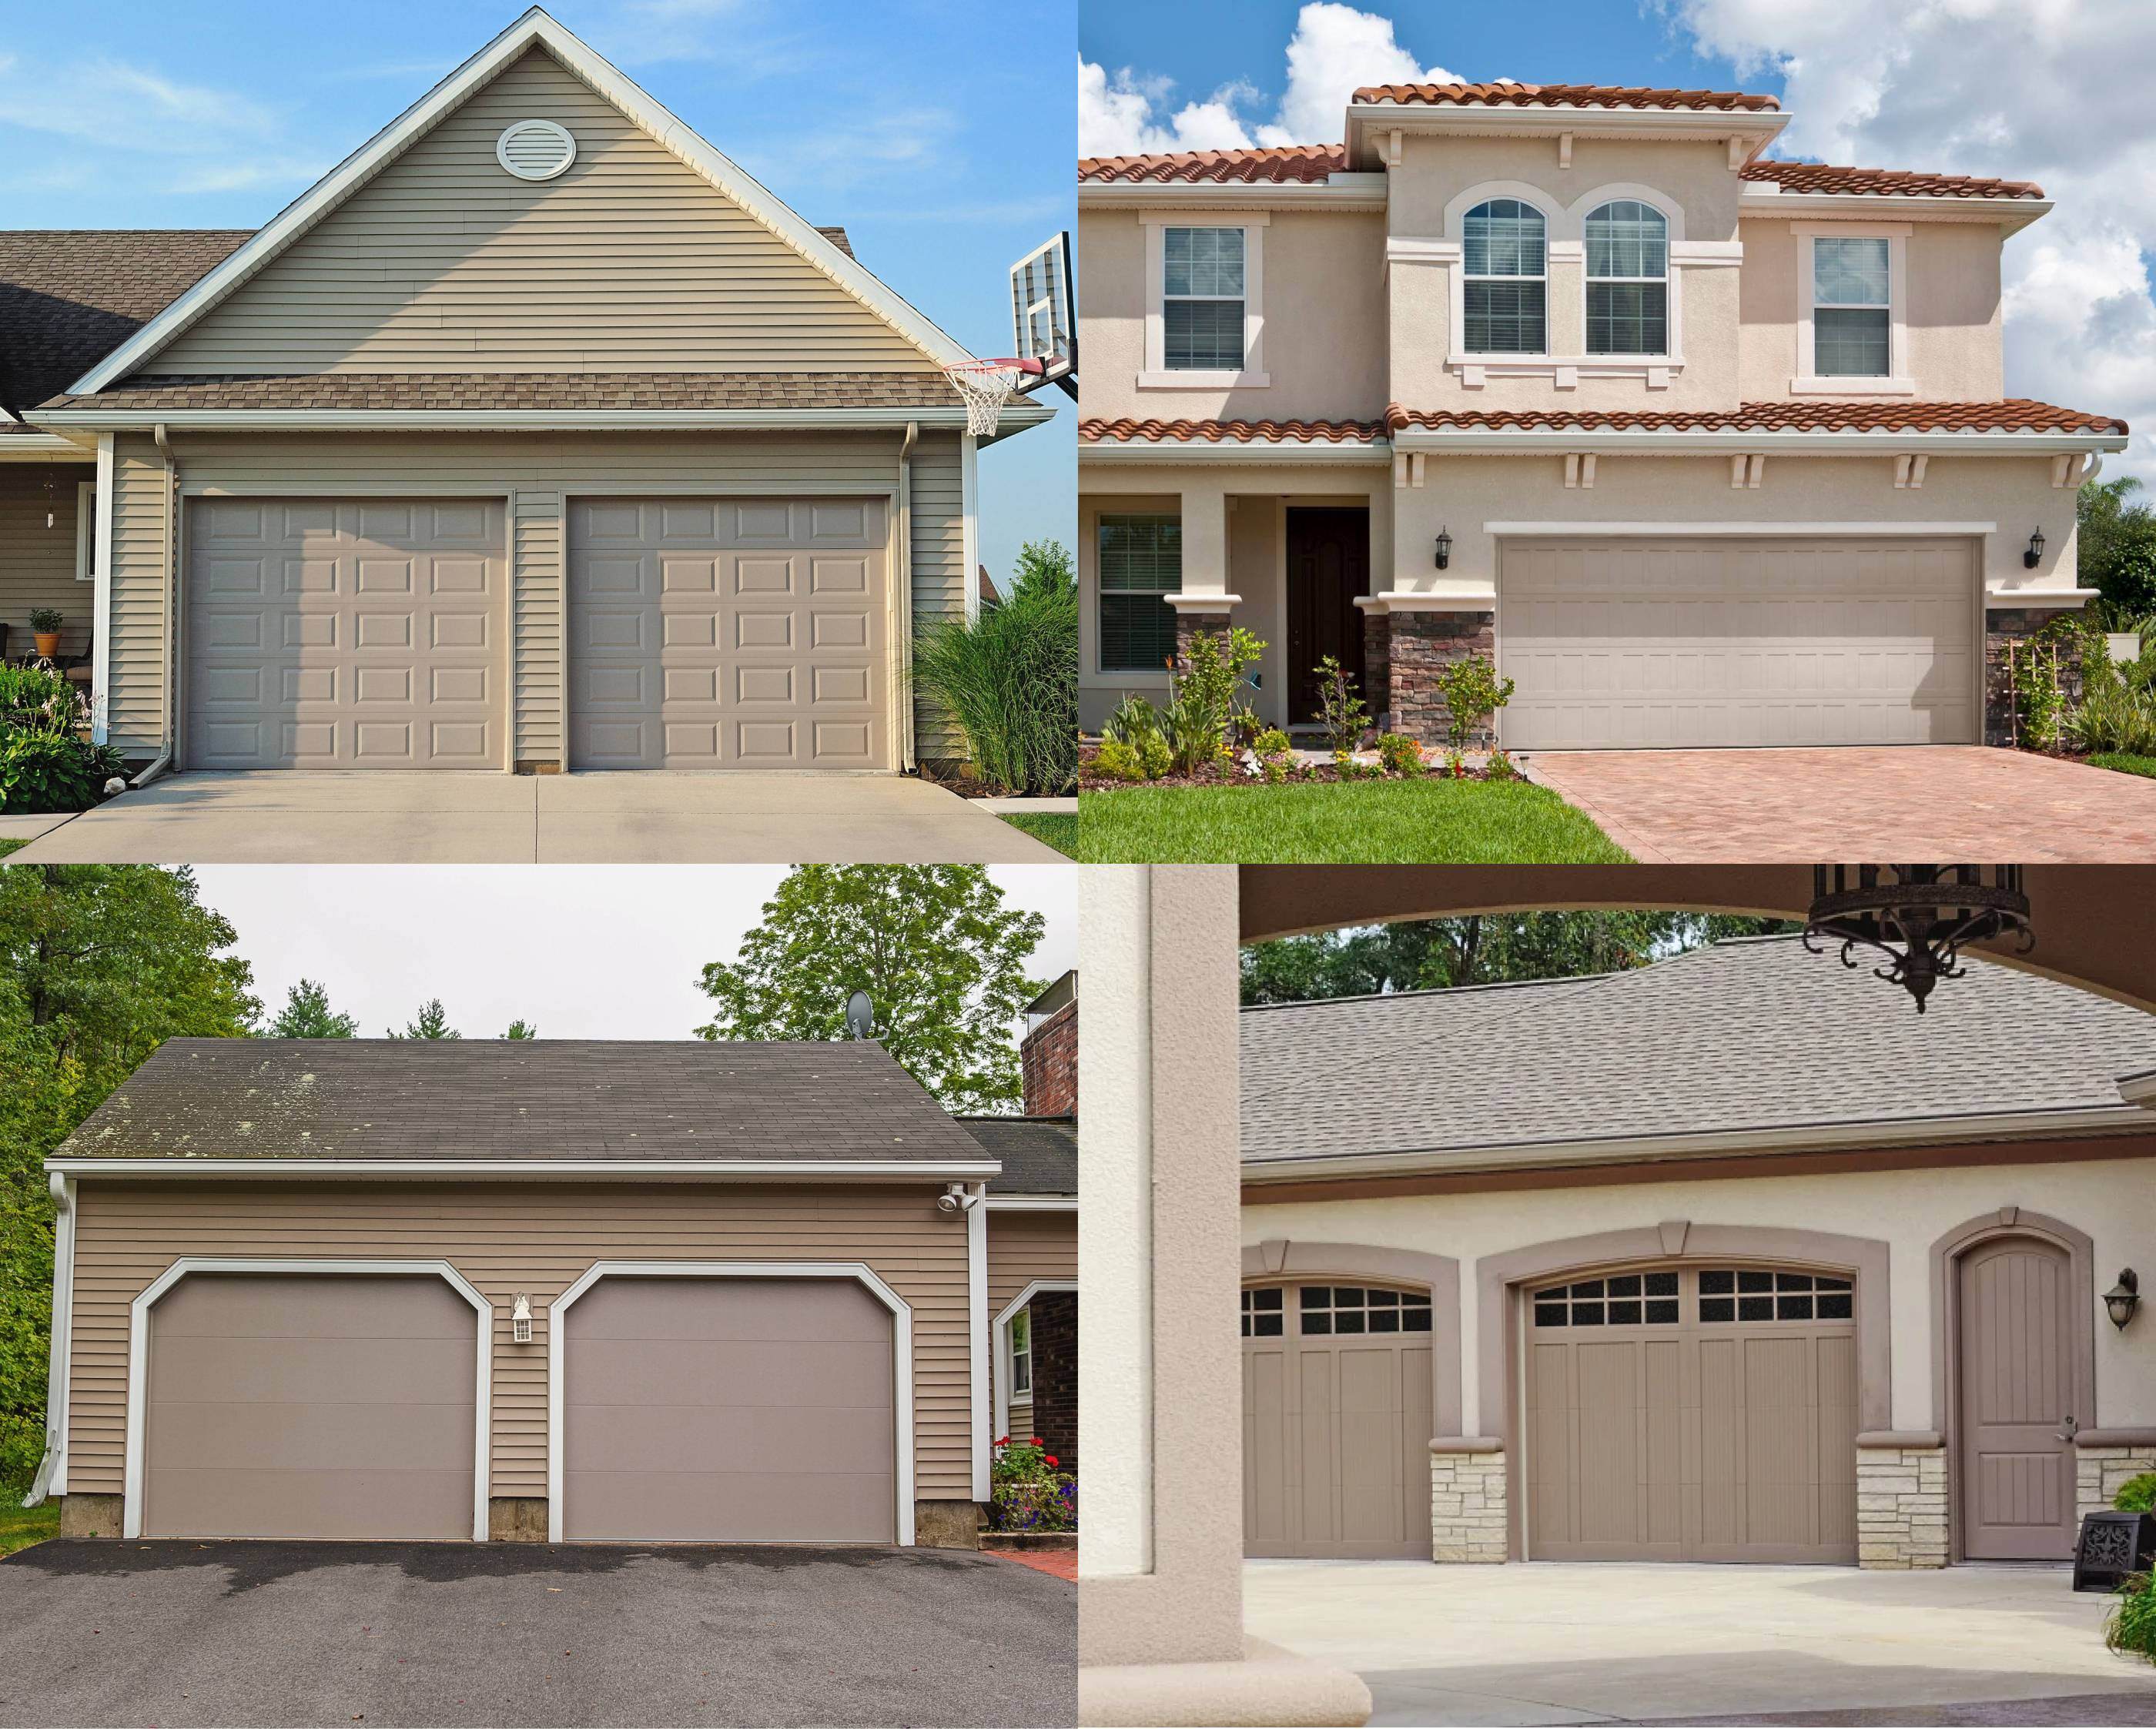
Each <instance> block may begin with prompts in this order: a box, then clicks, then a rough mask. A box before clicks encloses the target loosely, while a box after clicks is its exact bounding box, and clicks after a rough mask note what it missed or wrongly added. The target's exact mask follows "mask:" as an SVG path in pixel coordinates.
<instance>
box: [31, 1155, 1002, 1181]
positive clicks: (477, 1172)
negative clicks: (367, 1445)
mask: <svg viewBox="0 0 2156 1729" xmlns="http://www.w3.org/2000/svg"><path fill="white" fill-rule="evenodd" d="M45 1169H46V1170H48V1171H54V1172H60V1173H62V1174H63V1175H65V1176H69V1177H141V1178H143V1179H145V1180H154V1181H157V1182H165V1181H168V1180H169V1179H171V1178H172V1177H238V1178H240V1179H242V1180H245V1181H251V1182H272V1181H290V1180H293V1179H297V1180H300V1181H302V1182H305V1181H310V1180H314V1179H317V1178H334V1179H335V1180H336V1181H338V1182H341V1183H343V1182H349V1181H350V1180H351V1179H352V1178H353V1177H379V1178H382V1179H384V1180H387V1181H389V1182H402V1183H408V1182H411V1181H413V1179H415V1178H421V1179H431V1178H443V1177H446V1178H450V1179H453V1180H455V1181H458V1182H464V1181H467V1180H469V1179H470V1178H472V1177H503V1178H514V1179H515V1180H516V1181H519V1182H527V1181H529V1180H530V1179H531V1178H532V1177H558V1178H562V1179H563V1180H574V1181H577V1182H588V1181H589V1180H590V1179H591V1178H593V1177H621V1178H624V1179H629V1178H633V1179H634V1180H635V1181H637V1182H639V1183H646V1182H649V1181H651V1180H653V1179H654V1178H658V1179H660V1180H669V1181H677V1182H683V1183H713V1182H728V1181H734V1182H742V1183H768V1182H771V1181H772V1180H773V1179H774V1178H778V1179H783V1181H786V1182H788V1183H861V1182H895V1183H905V1182H911V1181H915V1180H920V1181H922V1182H937V1183H947V1182H958V1181H968V1180H970V1181H974V1182H978V1181H981V1180H983V1179H984V1178H988V1177H993V1176H995V1175H996V1174H997V1173H998V1172H1000V1171H1001V1170H1002V1169H1003V1167H1002V1165H1000V1164H999V1163H998V1162H996V1161H995V1160H993V1159H979V1160H974V1159H965V1160H954V1161H947V1162H937V1163H933V1164H931V1163H928V1162H926V1161H922V1162H916V1163H912V1164H908V1163H906V1162H903V1161H900V1160H877V1159H844V1160H839V1159H807V1160H802V1159H790V1160H789V1159H757V1160H754V1161H751V1160H745V1159H744V1160H734V1161H725V1160H711V1159H698V1160H689V1159H296V1158H256V1159H220V1158H204V1159H190V1158H169V1159H168V1158H110V1159H100V1158H50V1159H47V1160H46V1161H45Z"/></svg>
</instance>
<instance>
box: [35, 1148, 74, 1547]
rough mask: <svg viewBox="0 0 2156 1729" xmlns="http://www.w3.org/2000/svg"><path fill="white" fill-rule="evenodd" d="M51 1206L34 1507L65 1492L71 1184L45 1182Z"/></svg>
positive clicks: (70, 1320)
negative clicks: (48, 1307)
mask: <svg viewBox="0 0 2156 1729" xmlns="http://www.w3.org/2000/svg"><path fill="white" fill-rule="evenodd" d="M46 1182H47V1186H48V1188H49V1189H50V1190H51V1192H52V1197H53V1207H54V1217H53V1316H52V1342H51V1351H50V1354H49V1357H48V1358H47V1360H46V1368H45V1456H44V1459H43V1460H39V1461H38V1474H37V1475H36V1476H35V1477H33V1479H31V1481H30V1492H29V1493H28V1495H26V1496H23V1506H26V1507H34V1506H38V1504H39V1503H41V1502H42V1501H44V1499H45V1497H46V1496H49V1495H65V1494H66V1493H67V1435H68V1426H67V1417H68V1376H69V1364H70V1363H71V1362H72V1361H73V1358H74V1181H73V1179H72V1178H69V1177H59V1176H54V1177H49V1178H47V1179H46Z"/></svg>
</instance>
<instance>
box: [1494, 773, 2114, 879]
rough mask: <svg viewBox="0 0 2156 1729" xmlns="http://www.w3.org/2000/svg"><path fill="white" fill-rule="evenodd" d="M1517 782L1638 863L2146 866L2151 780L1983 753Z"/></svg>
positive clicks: (1548, 776) (1543, 776)
mask: <svg viewBox="0 0 2156 1729" xmlns="http://www.w3.org/2000/svg"><path fill="white" fill-rule="evenodd" d="M1525 767H1526V768H1527V774H1528V777H1529V778H1530V779H1532V780H1537V781H1540V782H1543V784H1544V785H1545V786H1548V787H1550V788H1554V789H1555V790H1556V792H1557V793H1558V795H1559V796H1560V797H1561V798H1563V799H1564V800H1565V802H1566V803H1568V804H1573V805H1575V806H1577V807H1578V808H1579V809H1581V810H1584V811H1585V812H1586V813H1587V814H1588V815H1589V816H1590V817H1592V818H1594V820H1595V821H1596V823H1599V824H1600V825H1601V828H1602V830H1603V832H1604V834H1607V835H1608V836H1609V838H1610V839H1612V840H1614V841H1615V842H1616V843H1617V844H1618V845H1620V846H1621V847H1623V848H1624V849H1625V850H1626V851H1627V852H1629V853H1630V854H1632V856H1633V857H1634V858H1635V859H1640V860H1641V861H1642V862H1643V863H1650V864H1766V863H1774V862H1777V861H1781V862H1792V861H1794V862H1800V863H1811V862H1815V861H1816V860H1818V859H1855V858H1865V859H1884V858H1896V859H1905V858H1906V859H1915V858H1925V859H1931V858H1942V859H1944V858H1953V859H1979V858H1980V859H2018V860H2019V861H2020V862H2021V863H2023V864H2140V863H2143V862H2145V861H2146V860H2148V859H2156V780H2147V779H2143V777H2140V776H2138V775H2131V774H2117V773H2114V772H2112V771H2111V770H2109V769H2103V768H2091V767H2087V766H2086V765H2085V764H2082V763H2079V762H2061V761H2059V760H2058V759H2056V757H2036V756H2031V755H2030V754H2029V753H2028V752H2023V751H2005V750H1998V749H1994V748H1992V747H1990V746H1984V745H1906V746H1894V747H1890V748H1876V749H1875V748H1871V747H1868V746H1853V747H1848V748H1841V749H1836V750H1782V751H1537V752H1533V753H1532V755H1531V756H1529V757H1527V758H1526V759H1525Z"/></svg>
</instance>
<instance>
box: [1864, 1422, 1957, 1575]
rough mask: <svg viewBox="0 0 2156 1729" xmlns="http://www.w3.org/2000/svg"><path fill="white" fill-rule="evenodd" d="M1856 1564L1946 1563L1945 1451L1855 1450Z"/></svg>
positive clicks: (1894, 1566)
mask: <svg viewBox="0 0 2156 1729" xmlns="http://www.w3.org/2000/svg"><path fill="white" fill-rule="evenodd" d="M1856 1564H1857V1565H1858V1566H1859V1567H1881V1568H1885V1569H1888V1570H1894V1569H1902V1570H1907V1569H1910V1568H1914V1567H1944V1566H1945V1565H1946V1564H1947V1455H1946V1452H1945V1449H1943V1448H1939V1447H1859V1448H1858V1449H1856Z"/></svg>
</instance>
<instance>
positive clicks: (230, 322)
mask: <svg viewBox="0 0 2156 1729" xmlns="http://www.w3.org/2000/svg"><path fill="white" fill-rule="evenodd" d="M535 119H536V120H551V121H555V122H557V124H559V125H561V126H565V127H567V129H568V131H569V132H570V133H571V134H572V136H574V138H575V139H576V142H577V159H576V161H575V162H574V163H573V165H572V167H570V168H569V169H568V171H567V172H566V173H564V174H562V176H561V177H559V178H557V179H554V180H549V181H538V182H532V181H524V180H519V179H517V178H516V177H515V176H513V175H511V174H510V173H508V172H506V170H504V169H503V168H502V167H501V165H500V163H499V162H497V161H496V160H495V153H494V152H495V140H496V139H497V138H498V137H499V136H500V134H501V132H502V131H503V129H504V128H505V127H506V126H510V125H511V124H512V123H514V122H516V121H524V120H535ZM921 361H922V355H921V351H920V350H919V349H917V348H916V347H915V346H914V345H913V344H912V343H911V342H910V341H907V340H906V338H904V337H903V336H900V335H899V334H898V333H897V332H896V331H894V330H892V329H891V326H889V325H887V324H885V322H884V321H883V320H882V319H880V317H878V316H876V315H875V314H874V313H872V312H870V310H868V309H867V308H865V306H863V305H861V304H860V301H858V300H855V299H854V297H853V296H852V295H850V294H848V293H847V292H846V291H845V290H843V289H841V288H840V287H839V286H838V285H837V284H835V283H834V282H833V281H832V280H830V279H829V277H828V276H826V275H824V274H823V272H822V271H820V270H819V269H817V268H816V267H815V266H814V265H813V264H809V263H808V261H807V260H806V259H803V257H802V256H801V255H800V254H798V253H797V252H795V251H794V250H793V249H792V248H791V247H789V246H788V245H787V244H785V243H784V242H783V241H782V240H780V239H778V236H776V235H775V234H773V233H772V232H771V231H770V230H769V229H768V228H765V227H764V226H763V224H762V223H760V222H758V221H757V220H756V219H755V218H752V217H751V216H750V215H748V214H747V213H746V212H745V211H743V210H742V208H741V207H740V206H739V205H737V204H736V203H733V202H732V201H731V199H728V198H725V197H724V196H722V195H721V193H720V192H717V191H716V189H715V188H714V187H712V186H711V183H710V182H707V181H706V180H705V179H704V178H703V177H701V175H699V174H697V173H696V172H694V171H692V170H691V169H690V168H688V167H685V165H684V164H683V163H682V162H681V161H680V159H679V158H678V157H676V156H675V155H673V153H672V152H670V151H668V150H667V149H666V148H665V146H662V145H661V144H660V143H659V142H658V141H657V140H655V139H654V138H653V137H651V136H649V134H648V133H646V132H644V131H643V130H642V129H641V128H640V127H639V126H636V125H635V124H634V122H633V121H630V120H629V118H628V116H626V115H624V114H623V113H621V111H620V110H618V109H616V108H615V107H614V106H613V105H612V104H611V103H609V102H608V101H606V100H604V99H603V98H602V97H600V96H599V95H598V94H597V93H596V92H594V91H593V90H592V89H591V88H590V87H589V86H588V85H585V84H584V83H583V81H582V80H579V79H577V77H575V76H574V75H573V74H571V73H570V72H568V71H567V69H564V68H563V67H562V65H561V64H559V63H558V62H557V61H556V60H555V59H553V57H552V55H551V54H547V52H546V51H545V50H543V49H537V48H535V49H531V51H530V52H529V53H527V54H525V55H523V56H522V57H521V59H518V60H517V61H516V63H515V64H512V65H511V66H509V67H507V68H506V69H504V70H503V71H502V72H501V74H500V75H499V76H498V77H496V78H495V79H494V80H492V81H491V82H490V83H489V84H488V85H485V87H484V88H483V89H481V90H479V91H478V92H477V93H476V94H475V95H473V96H472V97H471V98H470V100H467V101H466V102H465V104H464V105H462V106H460V107H459V108H458V109H457V110H454V112H452V113H451V114H449V115H446V116H445V117H444V119H443V120H441V121H439V123H438V124H436V125H435V126H434V127H433V128H432V129H431V130H430V131H429V132H427V133H426V134H425V135H424V136H422V137H421V138H419V139H418V140H417V141H414V142H413V144H411V145H410V146H408V147H407V148H406V149H405V151H403V154H402V155H401V156H398V158H397V159H396V160H395V161H394V162H391V163H389V164H388V166H387V167H383V168H382V170H381V171H380V172H378V173H377V175H376V176H375V177H373V178H372V180H370V181H369V182H367V184H366V185H365V186H364V187H362V188H360V190H359V191H357V192H355V193H354V194H352V197H351V198H347V199H346V201H345V203H343V204H342V205H341V207H340V208H337V209H336V210H335V211H333V212H331V213H330V214H329V215H328V216H327V217H326V218H323V219H322V220H321V222H320V223H317V224H316V226H315V228H312V229H311V231H309V232H308V233H306V234H305V235H303V236H302V237H300V239H298V240H296V241H295V242H294V243H293V244H291V245H290V247H288V248H287V249H285V251H284V252H282V253H280V254H278V256H277V257H276V258H275V259H273V260H272V261H271V262H270V263H269V264H267V265H265V266H264V268H263V269H262V270H261V271H260V272H259V274H257V275H256V276H255V277H254V279H253V280H251V281H249V282H248V283H246V284H245V285H243V286H242V287H241V288H240V289H239V290H237V291H236V292H235V293H234V294H233V295H232V296H231V297H230V298H228V300H225V301H224V302H223V304H221V305H218V306H217V307H216V308H214V309H213V310H212V311H210V312H209V313H208V314H207V315H206V316H204V317H203V319H202V320H201V321H199V322H198V323H197V324H195V325H194V326H193V327H191V328H190V329H188V330H187V331H183V332H182V334H181V335H180V336H178V337H177V339H176V340H175V341H172V342H171V343H170V344H168V345H167V346H166V347H165V348H164V349H163V350H162V351H161V352H160V353H159V354H157V356H155V357H153V362H152V365H151V367H148V368H146V369H145V370H151V371H155V372H157V373H161V374H173V373H198V372H211V373H221V372H242V373H246V372H261V373H269V372H414V371H418V372H425V371H436V372H474V371H495V372H501V371H537V372H562V371H567V372H578V371H586V372H594V371H595V372H606V371H613V372H665V371H676V370H687V371H694V370H700V369H711V370H719V371H725V370H735V371H752V372H753V371H767V372H815V371H824V372H839V371H861V370H869V371H890V370H911V369H914V368H917V367H919V366H920V365H921Z"/></svg>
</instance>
